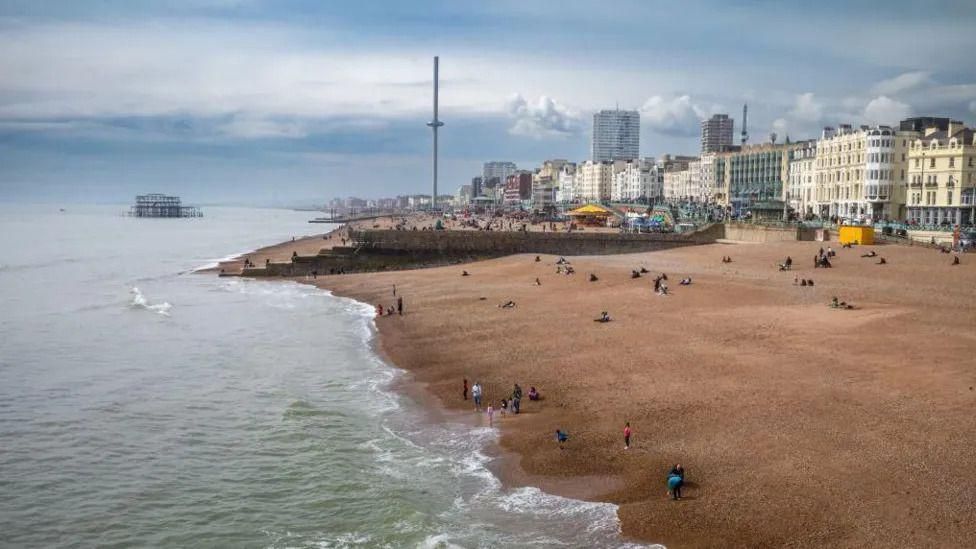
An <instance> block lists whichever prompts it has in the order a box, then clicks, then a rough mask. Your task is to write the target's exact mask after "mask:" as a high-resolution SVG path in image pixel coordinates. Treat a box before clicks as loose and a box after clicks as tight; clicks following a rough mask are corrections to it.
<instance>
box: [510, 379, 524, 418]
mask: <svg viewBox="0 0 976 549" xmlns="http://www.w3.org/2000/svg"><path fill="white" fill-rule="evenodd" d="M521 405H522V388H521V387H519V384H518V383H516V384H515V389H514V390H513V391H512V413H513V414H517V413H519V408H520V407H521Z"/></svg>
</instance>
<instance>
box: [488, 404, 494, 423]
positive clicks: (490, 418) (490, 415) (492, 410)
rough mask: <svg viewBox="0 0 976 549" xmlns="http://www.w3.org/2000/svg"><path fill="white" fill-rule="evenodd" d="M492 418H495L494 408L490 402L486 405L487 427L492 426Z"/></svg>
mask: <svg viewBox="0 0 976 549" xmlns="http://www.w3.org/2000/svg"><path fill="white" fill-rule="evenodd" d="M494 419H495V409H494V408H492V407H491V404H489V405H488V426H489V427H491V426H492V422H493V420H494Z"/></svg>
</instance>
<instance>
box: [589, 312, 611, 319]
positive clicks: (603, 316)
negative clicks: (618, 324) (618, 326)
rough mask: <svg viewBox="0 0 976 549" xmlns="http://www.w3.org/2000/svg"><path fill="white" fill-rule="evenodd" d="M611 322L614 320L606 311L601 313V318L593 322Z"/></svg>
mask: <svg viewBox="0 0 976 549" xmlns="http://www.w3.org/2000/svg"><path fill="white" fill-rule="evenodd" d="M611 320H613V319H612V318H610V314H609V313H607V312H606V311H603V312H602V313H600V318H594V319H593V322H610V321H611Z"/></svg>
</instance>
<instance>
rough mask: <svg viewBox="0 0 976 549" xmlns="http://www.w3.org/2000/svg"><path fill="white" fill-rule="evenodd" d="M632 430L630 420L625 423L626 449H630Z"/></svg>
mask: <svg viewBox="0 0 976 549" xmlns="http://www.w3.org/2000/svg"><path fill="white" fill-rule="evenodd" d="M631 433H632V431H631V430H630V422H629V421H628V422H627V423H625V424H624V450H630V435H631Z"/></svg>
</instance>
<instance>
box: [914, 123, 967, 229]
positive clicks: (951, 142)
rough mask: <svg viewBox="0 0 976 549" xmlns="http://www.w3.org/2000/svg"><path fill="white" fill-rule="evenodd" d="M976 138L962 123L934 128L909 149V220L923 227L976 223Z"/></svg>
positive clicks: (916, 139) (930, 128) (927, 131)
mask: <svg viewBox="0 0 976 549" xmlns="http://www.w3.org/2000/svg"><path fill="white" fill-rule="evenodd" d="M974 158H976V134H974V132H973V130H972V129H970V128H966V127H965V126H963V124H962V123H961V122H956V121H952V122H949V123H948V124H946V125H945V129H942V128H940V127H939V126H938V125H933V126H930V127H928V128H926V129H925V130H924V132H923V133H922V135H919V136H917V137H916V138H915V139H913V140H912V141H911V143H910V146H909V149H908V180H909V186H908V205H907V208H908V214H907V215H908V220H909V221H911V222H914V223H918V224H923V225H973V224H974V223H976V179H974V177H976V176H974V175H973V174H974V173H976V160H974Z"/></svg>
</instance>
